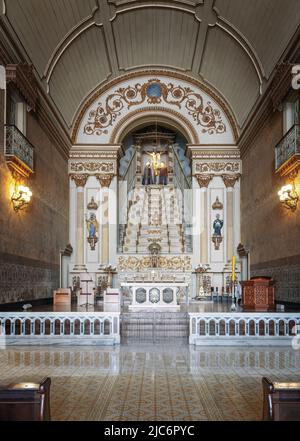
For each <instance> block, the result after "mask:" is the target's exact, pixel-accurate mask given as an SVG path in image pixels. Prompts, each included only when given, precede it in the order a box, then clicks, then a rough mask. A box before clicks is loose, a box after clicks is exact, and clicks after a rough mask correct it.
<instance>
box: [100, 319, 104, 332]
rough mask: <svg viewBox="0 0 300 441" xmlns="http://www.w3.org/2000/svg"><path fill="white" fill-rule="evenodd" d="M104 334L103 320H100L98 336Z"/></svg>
mask: <svg viewBox="0 0 300 441" xmlns="http://www.w3.org/2000/svg"><path fill="white" fill-rule="evenodd" d="M103 334H104V323H103V320H100V335H103Z"/></svg>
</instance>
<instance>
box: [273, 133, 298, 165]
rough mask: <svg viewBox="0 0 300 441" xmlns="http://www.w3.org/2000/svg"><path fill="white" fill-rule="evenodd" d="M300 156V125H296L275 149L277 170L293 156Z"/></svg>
mask: <svg viewBox="0 0 300 441" xmlns="http://www.w3.org/2000/svg"><path fill="white" fill-rule="evenodd" d="M295 154H300V125H299V124H295V125H294V126H293V127H291V128H290V130H289V131H288V132H287V133H286V134H285V135H284V137H283V138H282V139H281V140H280V142H279V143H278V144H277V145H276V147H275V169H276V170H278V169H279V168H280V167H281V166H282V165H283V164H284V163H285V162H286V161H288V160H289V159H290V158H291V157H292V156H293V155H295Z"/></svg>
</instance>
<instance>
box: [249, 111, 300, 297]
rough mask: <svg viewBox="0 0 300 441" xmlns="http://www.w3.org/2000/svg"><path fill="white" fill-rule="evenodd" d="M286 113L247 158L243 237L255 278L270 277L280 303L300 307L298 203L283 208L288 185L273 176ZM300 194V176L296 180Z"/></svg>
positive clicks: (275, 118)
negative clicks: (280, 192) (282, 198)
mask: <svg viewBox="0 0 300 441" xmlns="http://www.w3.org/2000/svg"><path fill="white" fill-rule="evenodd" d="M282 130H283V129H282V113H281V112H274V113H272V114H271V115H270V116H269V118H268V120H267V121H266V122H265V124H264V125H263V127H262V128H261V129H260V130H259V132H258V133H257V135H256V137H255V138H254V139H253V141H252V143H251V146H250V148H249V149H248V151H247V153H246V155H245V156H244V157H243V176H242V185H241V236H242V243H243V244H244V245H245V246H246V247H248V248H249V249H250V262H251V275H252V276H254V275H266V276H272V277H273V278H274V279H275V281H276V287H277V289H276V299H277V300H279V301H286V302H296V303H299V302H300V276H299V274H300V204H298V208H297V210H296V211H295V212H292V211H291V210H288V209H286V208H284V207H283V206H282V205H281V204H280V202H279V198H278V194H277V192H278V190H279V189H280V188H281V187H282V185H285V184H286V183H288V182H289V180H288V179H287V178H281V177H280V176H278V175H275V145H276V144H277V143H278V142H279V141H280V139H281V138H282V135H283V131H282ZM295 185H296V189H297V191H298V193H299V194H300V173H298V176H297V177H296V179H295Z"/></svg>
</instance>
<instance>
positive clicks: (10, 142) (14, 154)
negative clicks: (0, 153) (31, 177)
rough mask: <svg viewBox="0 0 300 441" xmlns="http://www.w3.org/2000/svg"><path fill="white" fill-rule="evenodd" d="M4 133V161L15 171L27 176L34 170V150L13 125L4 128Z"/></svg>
mask: <svg viewBox="0 0 300 441" xmlns="http://www.w3.org/2000/svg"><path fill="white" fill-rule="evenodd" d="M5 133H6V148H5V156H6V160H7V161H8V162H9V163H10V164H11V165H12V166H13V168H15V169H16V170H17V171H23V173H26V174H27V175H28V174H30V173H33V170H34V148H33V146H32V145H31V144H30V142H29V141H28V139H27V138H26V137H25V136H24V135H23V133H22V132H20V130H19V129H18V128H17V127H16V126H14V125H6V126H5Z"/></svg>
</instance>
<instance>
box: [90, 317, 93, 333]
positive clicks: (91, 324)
mask: <svg viewBox="0 0 300 441" xmlns="http://www.w3.org/2000/svg"><path fill="white" fill-rule="evenodd" d="M90 335H94V320H91V322H90Z"/></svg>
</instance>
